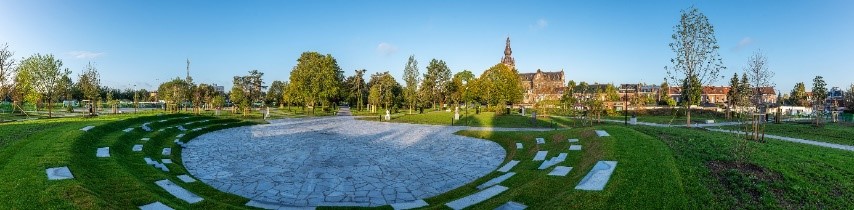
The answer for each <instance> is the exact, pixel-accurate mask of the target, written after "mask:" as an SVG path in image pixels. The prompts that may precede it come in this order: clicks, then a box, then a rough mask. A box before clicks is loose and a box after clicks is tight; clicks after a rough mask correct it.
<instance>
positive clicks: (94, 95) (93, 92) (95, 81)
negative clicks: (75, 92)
mask: <svg viewBox="0 0 854 210" xmlns="http://www.w3.org/2000/svg"><path fill="white" fill-rule="evenodd" d="M77 86H78V87H79V89H80V91H81V92H82V93H83V98H82V99H85V100H89V101H90V103H94V101H96V100H98V98H100V92H101V75H100V74H99V73H98V69H97V68H95V66H93V65H92V63H89V64H87V65H86V68H85V69H83V73H82V74H80V76H79V77H78V79H77Z"/></svg>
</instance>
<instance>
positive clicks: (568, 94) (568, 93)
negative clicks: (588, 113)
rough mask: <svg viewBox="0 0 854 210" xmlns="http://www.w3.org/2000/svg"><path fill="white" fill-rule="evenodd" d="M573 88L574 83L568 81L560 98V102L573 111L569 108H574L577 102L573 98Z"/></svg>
mask: <svg viewBox="0 0 854 210" xmlns="http://www.w3.org/2000/svg"><path fill="white" fill-rule="evenodd" d="M575 86H576V84H575V81H574V80H569V82H567V83H566V89H565V90H564V91H563V95H562V96H561V97H560V102H561V103H563V105H564V107H566V109H569V110H573V109H570V108H574V107H575V103H577V101H578V100H577V99H576V98H575Z"/></svg>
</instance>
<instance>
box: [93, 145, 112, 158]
mask: <svg viewBox="0 0 854 210" xmlns="http://www.w3.org/2000/svg"><path fill="white" fill-rule="evenodd" d="M95 157H99V158H108V157H110V148H109V147H101V148H98V150H97V151H95Z"/></svg>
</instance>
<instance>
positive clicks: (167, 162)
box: [160, 159, 172, 164]
mask: <svg viewBox="0 0 854 210" xmlns="http://www.w3.org/2000/svg"><path fill="white" fill-rule="evenodd" d="M160 162H163V164H172V159H163V160H160Z"/></svg>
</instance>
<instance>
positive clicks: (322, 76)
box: [290, 52, 344, 111]
mask: <svg viewBox="0 0 854 210" xmlns="http://www.w3.org/2000/svg"><path fill="white" fill-rule="evenodd" d="M290 81H291V83H290V86H291V88H293V89H292V90H293V91H294V92H293V93H294V95H296V96H297V97H296V98H299V99H302V100H303V102H304V103H303V105H305V106H310V107H314V106H315V105H317V104H318V103H320V104H328V103H330V102H333V101H336V100H338V99H339V98H338V97H340V95H341V91H343V90H341V87H342V85H341V83H343V82H344V72H343V71H341V68H340V67H338V61H336V60H335V58H333V57H332V55H329V54H327V55H321V54H320V53H317V52H303V53H302V55H300V58H299V59H297V65H296V66H294V69H293V70H292V71H291V76H290ZM313 110H314V109H312V111H313Z"/></svg>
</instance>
